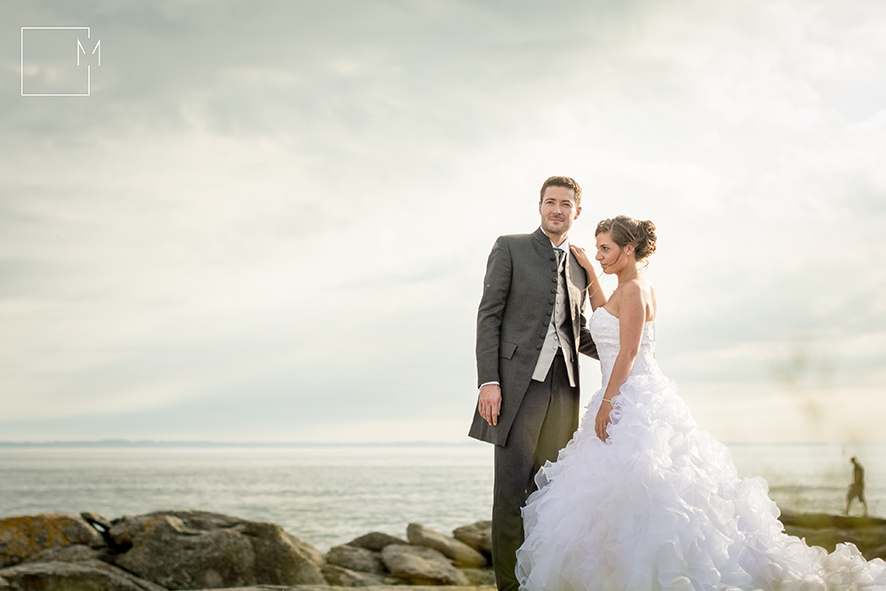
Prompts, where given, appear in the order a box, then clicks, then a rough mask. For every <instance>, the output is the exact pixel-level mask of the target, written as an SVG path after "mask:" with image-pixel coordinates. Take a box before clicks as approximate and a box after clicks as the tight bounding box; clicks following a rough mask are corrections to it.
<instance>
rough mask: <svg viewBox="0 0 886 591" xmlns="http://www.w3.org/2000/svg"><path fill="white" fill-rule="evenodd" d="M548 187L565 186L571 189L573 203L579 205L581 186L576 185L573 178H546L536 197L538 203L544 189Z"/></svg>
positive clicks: (542, 197)
mask: <svg viewBox="0 0 886 591" xmlns="http://www.w3.org/2000/svg"><path fill="white" fill-rule="evenodd" d="M548 187H566V188H567V189H572V190H573V191H574V192H575V204H576V205H581V187H579V186H578V183H576V182H575V179H571V178H569V177H568V176H552V177H548V180H546V181H545V182H544V184H543V185H542V186H541V192H540V193H539V197H538V200H539V203H540V202H541V200H542V199H544V197H545V190H547V188H548Z"/></svg>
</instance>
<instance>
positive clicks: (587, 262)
mask: <svg viewBox="0 0 886 591" xmlns="http://www.w3.org/2000/svg"><path fill="white" fill-rule="evenodd" d="M569 248H570V249H571V250H572V254H573V255H574V256H575V259H576V260H577V261H578V264H579V265H581V266H582V268H583V269H584V270H585V273H587V274H588V299H590V300H591V310H596V309H597V308H599V307H600V306H604V305H606V301H607V299H606V296H605V295H603V290H602V289H601V288H600V280H599V279H597V271H596V269H594V264H593V263H592V262H591V259H590V258H588V253H586V252H585V249H583V248H582V247H580V246H570V247H569Z"/></svg>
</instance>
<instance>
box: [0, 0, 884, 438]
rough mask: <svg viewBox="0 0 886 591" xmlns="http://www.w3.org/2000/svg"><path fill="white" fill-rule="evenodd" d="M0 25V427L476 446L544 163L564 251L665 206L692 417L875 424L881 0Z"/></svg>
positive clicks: (81, 9) (786, 427)
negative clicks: (490, 359) (516, 258)
mask: <svg viewBox="0 0 886 591" xmlns="http://www.w3.org/2000/svg"><path fill="white" fill-rule="evenodd" d="M22 27H89V28H90V29H89V35H88V37H87V36H85V35H84V31H83V30H67V29H66V30H62V29H27V30H23V29H22ZM0 40H2V44H0V137H2V142H0V402H2V403H0V441H56V440H75V441H76V440H97V439H108V438H122V439H133V440H135V439H153V440H164V441H231V442H390V441H433V442H454V443H455V442H465V441H468V439H467V436H466V434H467V430H468V427H469V424H470V420H471V415H472V412H473V408H474V404H475V402H476V396H477V389H476V385H477V384H476V369H475V362H474V338H475V322H476V310H477V304H478V302H479V298H480V294H481V288H482V277H483V273H484V268H485V263H486V257H487V256H488V253H489V250H490V248H491V246H492V244H493V242H494V241H495V238H496V237H497V236H499V235H501V234H513V233H524V232H532V231H534V230H535V229H536V228H537V227H538V223H539V216H538V189H539V188H540V186H541V184H542V182H543V181H544V179H545V178H547V177H548V176H551V175H568V176H571V177H573V178H575V179H576V180H577V181H578V182H579V183H580V184H581V185H582V187H583V189H584V199H583V202H582V212H581V215H580V217H579V219H578V220H577V221H576V223H575V226H574V227H573V230H572V232H571V234H570V238H571V241H572V242H573V243H575V244H579V245H586V246H592V245H593V242H594V235H593V230H594V228H595V226H596V222H597V221H598V220H600V219H603V218H607V217H612V216H614V215H618V214H626V215H630V216H633V217H637V218H640V219H650V220H652V221H653V222H654V223H655V225H656V227H657V231H658V251H657V252H656V253H655V254H654V255H653V256H652V258H651V259H650V262H649V267H648V270H647V275H648V277H649V278H650V280H651V281H652V282H653V284H654V285H655V289H656V294H657V298H658V305H659V308H658V317H657V321H656V331H657V358H658V360H659V363H660V364H661V366H662V369H663V370H664V372H665V373H666V374H667V375H668V376H669V377H671V378H672V379H674V380H675V381H676V382H677V384H678V386H679V388H680V392H681V394H682V395H683V397H684V398H685V399H686V400H687V401H688V402H689V403H690V405H691V407H692V411H693V415H694V416H695V418H696V420H697V421H698V422H699V424H700V425H701V426H702V427H703V428H705V429H707V430H709V431H710V432H711V433H712V434H713V435H714V436H715V437H717V438H718V439H721V440H723V441H726V442H761V443H768V442H808V441H828V442H847V443H855V442H860V443H865V442H882V441H886V434H884V430H883V429H882V427H881V422H882V417H883V416H884V412H886V397H884V396H883V394H884V383H886V364H884V360H886V265H884V264H883V257H884V254H886V232H884V226H886V167H884V166H883V162H886V4H884V3H883V2H881V1H880V0H848V1H842V0H840V1H838V0H748V1H745V2H730V1H726V0H655V1H650V0H646V1H642V0H639V1H630V0H625V1H619V2H616V1H612V0H591V1H588V0H581V1H575V2H552V3H540V2H525V1H516V2H513V1H511V2H501V1H493V0H488V1H472V2H467V1H458V0H447V1H441V0H414V1H397V0H360V1H347V0H341V1H339V0H333V1H330V2H308V1H302V0H294V1H284V0H278V1H262V2H243V1H240V2H235V1H224V0H220V1H208V0H188V1H166V0H158V1H156V2H150V3H145V2H118V1H111V0H82V1H78V2H62V1H60V0H55V1H48V0H43V1H40V0H4V2H3V3H2V5H0ZM77 41H80V42H81V45H82V46H83V51H80V50H79V49H77V47H76V42H77ZM99 42H100V50H98V51H95V52H94V51H93V49H94V46H95V45H97V44H99ZM75 52H76V54H77V56H78V59H80V60H81V63H80V65H79V66H78V65H77V64H76V63H75V60H74V55H75ZM99 59H100V63H99ZM84 66H86V69H88V72H87V73H86V74H84ZM87 78H88V90H89V95H88V96H22V95H23V94H28V95H30V94H60V93H68V94H77V93H81V94H82V93H83V92H84V89H85V87H86V84H84V80H86V79H87ZM604 286H605V287H608V288H609V289H611V288H613V287H614V283H613V282H612V281H611V278H606V282H604ZM599 382H600V373H599V366H598V363H597V362H595V361H594V360H591V359H585V360H584V361H583V364H582V399H583V404H584V403H586V402H587V400H588V399H589V398H590V396H591V395H592V394H593V393H594V392H595V391H596V390H597V388H599Z"/></svg>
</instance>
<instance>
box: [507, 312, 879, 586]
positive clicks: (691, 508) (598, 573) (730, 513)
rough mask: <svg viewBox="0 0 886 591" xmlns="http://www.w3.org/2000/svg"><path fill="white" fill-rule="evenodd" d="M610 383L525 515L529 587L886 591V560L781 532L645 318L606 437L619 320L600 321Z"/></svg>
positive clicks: (520, 568)
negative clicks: (667, 368) (688, 396)
mask: <svg viewBox="0 0 886 591" xmlns="http://www.w3.org/2000/svg"><path fill="white" fill-rule="evenodd" d="M590 327H591V333H592V334H593V337H594V341H595V342H596V344H597V350H598V352H599V354H600V362H601V364H602V371H603V388H602V389H601V390H600V391H599V392H597V394H596V395H595V396H594V398H593V399H592V400H591V403H590V404H589V405H588V409H587V413H586V414H585V417H584V419H583V420H582V425H581V427H580V428H579V430H578V431H577V432H576V433H575V436H574V437H573V439H572V441H570V442H569V444H568V445H567V446H566V447H565V448H564V449H563V450H562V451H561V452H560V456H559V458H558V459H557V461H556V462H555V463H548V464H546V465H545V466H544V467H543V468H542V469H541V470H540V471H539V473H538V475H537V476H536V481H537V482H538V484H539V490H538V491H536V492H535V493H533V494H532V495H531V496H530V497H529V500H528V502H527V504H526V507H525V508H524V509H523V520H524V528H525V531H526V541H525V542H524V543H523V546H521V548H520V550H518V552H517V577H518V579H519V581H520V585H521V589H526V590H529V591H539V590H543V589H545V590H551V591H649V590H656V591H657V590H668V591H701V590H705V591H708V590H710V591H724V590H735V589H740V590H751V589H764V590H766V591H776V590H777V591H787V590H790V591H800V590H802V591H813V590H815V591H824V590H826V589H827V590H840V591H847V590H855V589H859V590H860V589H865V590H870V589H878V590H886V562H883V561H882V560H879V559H875V560H872V561H870V562H867V561H866V560H865V559H864V557H862V556H861V554H860V553H859V552H858V550H857V549H856V548H855V546H854V545H852V544H840V545H839V546H837V549H836V551H834V552H833V553H832V554H830V555H828V554H827V553H826V552H825V551H824V550H823V549H821V548H818V547H812V548H810V547H809V546H807V545H806V544H805V543H804V542H803V541H802V540H800V539H798V538H795V537H792V536H788V535H787V534H785V533H783V529H784V528H783V526H782V524H781V523H780V522H779V521H778V520H777V517H778V513H779V512H778V508H777V507H776V505H775V503H774V502H773V501H771V500H770V499H769V495H768V487H767V485H766V482H765V481H764V480H763V479H762V478H759V477H757V478H743V479H741V478H738V476H737V473H736V470H735V466H734V465H733V464H732V459H731V456H730V453H729V450H728V449H727V448H726V446H724V445H722V444H721V443H719V442H717V441H716V440H715V439H714V438H713V437H711V435H710V434H709V433H707V432H706V431H703V430H701V429H700V428H699V427H698V424H697V423H696V422H695V420H694V419H693V418H692V416H691V415H690V413H689V406H688V405H687V404H686V402H684V401H683V400H682V399H681V398H680V397H679V396H678V395H677V392H676V388H675V386H674V384H673V383H672V382H671V381H670V380H668V379H667V378H666V377H665V376H664V375H663V374H662V373H661V370H660V369H659V367H658V364H657V363H656V361H655V326H654V324H653V323H652V322H647V323H646V325H645V327H644V329H643V337H642V340H641V343H640V351H639V354H638V355H637V358H636V360H635V361H634V367H633V369H632V371H631V374H630V377H629V378H628V379H627V381H626V382H625V384H624V385H623V386H622V387H621V389H620V394H619V395H618V396H616V398H615V403H614V409H613V411H612V415H611V416H612V419H613V422H612V424H611V425H610V427H609V439H608V440H607V441H606V443H604V442H602V441H600V440H599V439H598V438H597V436H596V434H595V433H594V419H595V417H596V415H597V410H598V409H599V407H600V400H601V398H602V396H603V392H604V391H605V389H606V383H607V382H608V380H609V376H610V374H611V372H612V366H613V364H614V363H615V358H616V356H617V355H618V350H619V328H618V319H617V318H616V317H614V316H612V315H611V314H610V313H609V312H608V311H606V310H604V309H603V308H598V309H597V310H596V311H595V312H594V314H593V315H592V316H591V323H590Z"/></svg>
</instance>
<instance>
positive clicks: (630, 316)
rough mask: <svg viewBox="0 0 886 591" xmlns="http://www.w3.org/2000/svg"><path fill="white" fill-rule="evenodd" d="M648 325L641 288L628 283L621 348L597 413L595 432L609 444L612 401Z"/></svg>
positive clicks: (621, 302)
mask: <svg viewBox="0 0 886 591" xmlns="http://www.w3.org/2000/svg"><path fill="white" fill-rule="evenodd" d="M644 324H646V302H645V301H644V299H643V292H642V290H641V289H640V286H639V285H638V284H637V283H636V282H634V281H631V282H628V283H626V284H625V285H623V286H622V287H621V290H620V291H619V293H618V330H619V339H620V346H619V350H618V356H617V357H616V358H615V364H614V365H613V366H612V374H611V375H610V376H609V383H608V384H607V386H606V391H605V392H604V393H603V402H602V403H601V404H600V410H599V411H597V418H596V421H595V422H594V429H595V431H596V433H597V437H599V438H600V440H602V441H606V438H607V434H606V428H607V427H608V426H609V423H610V422H611V420H610V418H609V413H610V412H612V399H613V398H614V397H615V396H618V391H619V389H620V388H621V387H622V385H623V384H624V383H625V382H626V381H627V379H628V376H629V375H631V368H633V367H634V360H635V359H636V358H637V353H638V351H639V350H640V339H641V338H642V337H643V325H644Z"/></svg>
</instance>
